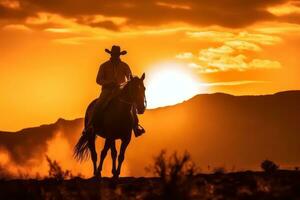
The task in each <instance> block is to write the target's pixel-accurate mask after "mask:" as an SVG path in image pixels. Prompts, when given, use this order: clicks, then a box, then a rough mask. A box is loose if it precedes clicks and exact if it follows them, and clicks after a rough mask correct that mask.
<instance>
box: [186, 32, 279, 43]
mask: <svg viewBox="0 0 300 200" xmlns="http://www.w3.org/2000/svg"><path fill="white" fill-rule="evenodd" d="M186 35H187V36H188V37H190V38H193V39H198V40H205V41H212V42H227V41H237V40H239V41H244V42H252V43H257V44H260V45H274V44H276V43H278V42H280V41H281V38H280V37H278V36H274V35H269V34H259V33H249V32H248V31H241V32H238V33H233V32H222V31H188V32H186Z"/></svg>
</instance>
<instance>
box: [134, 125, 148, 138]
mask: <svg viewBox="0 0 300 200" xmlns="http://www.w3.org/2000/svg"><path fill="white" fill-rule="evenodd" d="M145 132H146V131H145V129H144V128H143V127H142V126H141V125H139V124H138V125H137V127H136V128H134V135H135V137H139V136H141V135H142V134H144V133H145Z"/></svg>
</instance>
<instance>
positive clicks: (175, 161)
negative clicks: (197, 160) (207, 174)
mask: <svg viewBox="0 0 300 200" xmlns="http://www.w3.org/2000/svg"><path fill="white" fill-rule="evenodd" d="M147 170H148V171H150V172H152V173H154V175H156V176H159V177H160V179H161V181H162V189H163V191H162V194H163V196H164V198H166V199H188V197H189V195H190V191H191V185H192V183H191V182H192V178H193V176H194V175H195V174H196V171H197V169H196V166H195V164H194V163H193V162H192V161H191V157H190V155H189V153H187V152H184V154H183V155H181V156H180V155H178V154H177V153H176V152H174V153H173V154H172V155H170V156H169V157H168V156H167V153H166V151H164V150H163V151H161V152H160V154H159V155H158V156H156V157H155V158H154V164H153V165H151V166H149V167H148V168H147Z"/></svg>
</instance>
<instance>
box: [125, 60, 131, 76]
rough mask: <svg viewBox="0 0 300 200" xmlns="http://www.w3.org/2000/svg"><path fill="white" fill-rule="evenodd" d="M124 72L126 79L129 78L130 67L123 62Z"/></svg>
mask: <svg viewBox="0 0 300 200" xmlns="http://www.w3.org/2000/svg"><path fill="white" fill-rule="evenodd" d="M125 74H126V79H127V80H130V77H131V76H132V73H131V70H130V67H129V66H128V65H127V64H126V63H125Z"/></svg>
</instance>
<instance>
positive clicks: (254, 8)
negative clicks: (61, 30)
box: [0, 0, 299, 31]
mask: <svg viewBox="0 0 300 200" xmlns="http://www.w3.org/2000/svg"><path fill="white" fill-rule="evenodd" d="M289 1H290V0H264V1H262V0H240V1H237V0H222V1H219V0H211V1H204V0H172V1H171V0H162V1H160V0H145V1H140V0H122V1H121V0H114V1H98V0H81V1H71V0H51V1H50V0H45V1H41V0H22V1H20V8H19V9H10V8H8V7H4V6H2V7H0V17H1V18H2V19H3V18H18V19H24V18H26V17H28V16H33V15H35V14H36V13H38V12H49V13H55V14H59V15H62V16H64V17H67V18H73V19H74V18H75V19H80V18H81V17H82V16H86V17H88V16H94V15H102V16H105V17H122V18H125V19H126V23H123V24H121V25H117V24H115V23H114V22H113V21H110V20H102V21H99V22H93V23H90V22H88V21H85V20H78V22H79V23H82V24H85V25H90V26H93V27H102V28H106V29H109V30H114V31H118V30H119V29H120V27H121V26H124V25H127V26H138V25H143V26H155V25H160V24H166V23H171V22H185V23H189V24H193V25H196V26H208V25H221V26H224V27H231V28H239V27H244V26H248V25H251V24H253V23H255V22H258V21H266V20H267V21H268V20H278V18H280V17H278V16H275V15H273V14H272V13H270V12H269V11H268V10H267V8H269V7H270V6H276V5H282V4H284V3H287V2H289ZM292 2H293V4H294V5H299V4H297V2H298V1H292ZM295 18H296V19H295ZM298 18H299V16H290V17H284V18H282V20H286V21H290V20H291V22H296V23H298V21H299V19H298Z"/></svg>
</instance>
